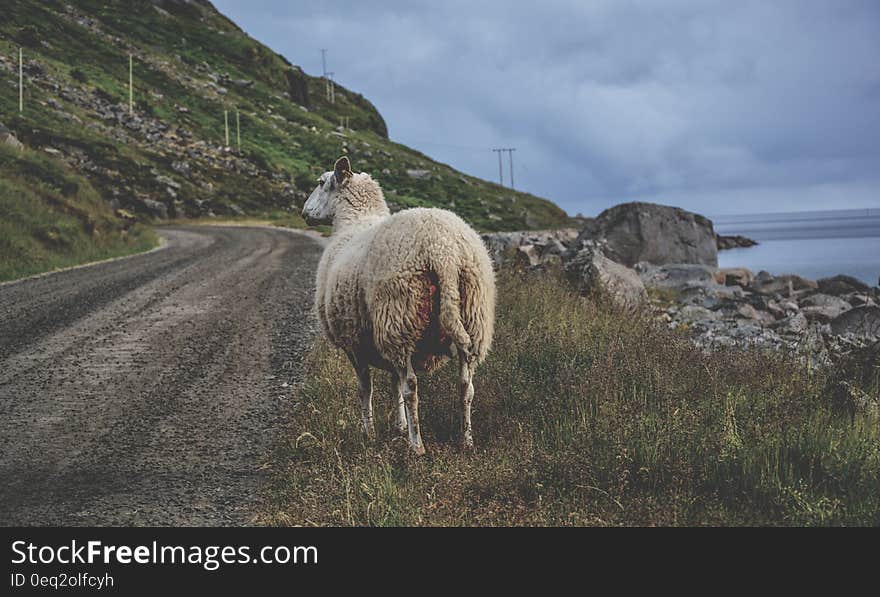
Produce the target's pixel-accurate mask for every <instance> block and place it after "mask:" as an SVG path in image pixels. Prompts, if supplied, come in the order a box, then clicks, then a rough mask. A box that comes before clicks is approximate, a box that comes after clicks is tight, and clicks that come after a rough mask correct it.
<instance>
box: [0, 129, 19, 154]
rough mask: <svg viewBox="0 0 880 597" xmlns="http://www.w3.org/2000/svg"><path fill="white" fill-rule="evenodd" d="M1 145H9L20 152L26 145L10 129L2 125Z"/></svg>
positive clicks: (0, 130) (0, 132)
mask: <svg viewBox="0 0 880 597" xmlns="http://www.w3.org/2000/svg"><path fill="white" fill-rule="evenodd" d="M0 144H2V145H8V146H9V147H13V148H15V149H18V150H22V149H24V144H23V143H22V142H21V141H19V140H18V138H16V136H15V135H13V134H12V131H10V130H9V129H8V128H6V127H5V126H3V125H2V124H0Z"/></svg>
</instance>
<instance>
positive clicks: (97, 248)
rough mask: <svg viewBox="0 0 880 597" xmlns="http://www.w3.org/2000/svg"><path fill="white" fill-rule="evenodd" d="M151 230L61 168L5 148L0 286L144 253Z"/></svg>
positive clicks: (1, 154)
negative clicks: (128, 218) (130, 219)
mask: <svg viewBox="0 0 880 597" xmlns="http://www.w3.org/2000/svg"><path fill="white" fill-rule="evenodd" d="M156 242H157V238H156V236H155V234H154V233H153V231H152V230H150V229H149V228H146V227H145V226H143V225H140V224H133V223H131V222H127V221H125V220H124V219H122V218H119V217H117V216H116V215H115V214H114V213H113V212H112V210H111V209H110V208H109V207H108V205H107V203H106V202H105V201H104V200H103V199H102V198H101V197H100V196H99V195H98V193H97V192H96V191H95V189H94V188H93V187H92V186H91V185H90V184H89V182H88V181H87V180H86V179H84V178H83V177H81V176H79V175H77V174H75V173H74V172H72V171H71V170H70V169H68V168H67V167H65V166H64V165H63V164H62V163H61V162H59V161H57V160H54V159H52V158H49V157H46V156H44V155H40V154H39V153H38V152H35V151H30V150H25V151H23V152H21V151H17V150H15V149H12V148H9V147H6V146H2V147H0V281H7V280H13V279H16V278H21V277H24V276H29V275H33V274H37V273H41V272H45V271H49V270H53V269H57V268H62V267H68V266H71V265H78V264H81V263H86V262H90V261H97V260H100V259H108V258H111V257H118V256H122V255H128V254H131V253H136V252H139V251H144V250H147V249H149V248H152V247H153V246H155V245H156Z"/></svg>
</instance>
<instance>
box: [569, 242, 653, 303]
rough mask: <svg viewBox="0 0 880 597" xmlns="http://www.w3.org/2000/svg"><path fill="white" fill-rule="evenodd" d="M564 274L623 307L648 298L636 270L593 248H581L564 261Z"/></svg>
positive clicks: (581, 286) (579, 285)
mask: <svg viewBox="0 0 880 597" xmlns="http://www.w3.org/2000/svg"><path fill="white" fill-rule="evenodd" d="M565 273H566V275H567V276H568V278H569V280H571V281H572V282H574V283H575V284H576V285H577V286H578V287H579V288H581V289H582V290H583V291H585V292H588V293H596V294H599V295H602V296H606V297H608V298H610V299H611V300H612V301H614V302H615V303H617V304H618V305H621V306H624V307H635V306H637V305H639V304H640V303H642V302H643V301H644V300H645V297H646V294H645V285H644V284H643V283H642V281H641V280H640V279H639V276H638V275H637V274H636V273H635V272H634V271H633V270H631V269H630V268H628V267H625V266H623V265H620V264H619V263H616V262H614V261H611V260H610V259H608V258H607V257H605V256H604V255H602V254H601V253H600V252H599V251H598V250H596V249H594V248H586V249H583V250H581V251H579V252H578V253H577V254H576V255H575V256H574V257H573V258H571V259H570V260H569V261H568V262H567V263H566V264H565Z"/></svg>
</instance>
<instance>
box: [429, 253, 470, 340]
mask: <svg viewBox="0 0 880 597" xmlns="http://www.w3.org/2000/svg"><path fill="white" fill-rule="evenodd" d="M436 273H437V280H438V281H439V282H440V329H442V330H443V332H444V333H445V334H446V335H447V336H449V337H450V338H451V339H452V342H453V343H454V344H455V345H456V346H457V347H458V348H459V349H461V350H463V351H464V352H468V349H469V348H470V346H471V337H470V336H469V335H468V333H467V331H466V330H465V329H464V324H463V323H462V321H461V295H460V293H459V284H458V282H459V280H458V268H456V267H447V268H437V272H436Z"/></svg>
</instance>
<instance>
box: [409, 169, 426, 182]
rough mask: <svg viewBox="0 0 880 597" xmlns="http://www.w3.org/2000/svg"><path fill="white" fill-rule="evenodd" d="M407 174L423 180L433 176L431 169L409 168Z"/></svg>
mask: <svg viewBox="0 0 880 597" xmlns="http://www.w3.org/2000/svg"><path fill="white" fill-rule="evenodd" d="M406 175H407V176H409V177H410V178H415V179H416V180H422V179H425V178H428V177H429V176H431V171H430V170H407V171H406Z"/></svg>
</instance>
